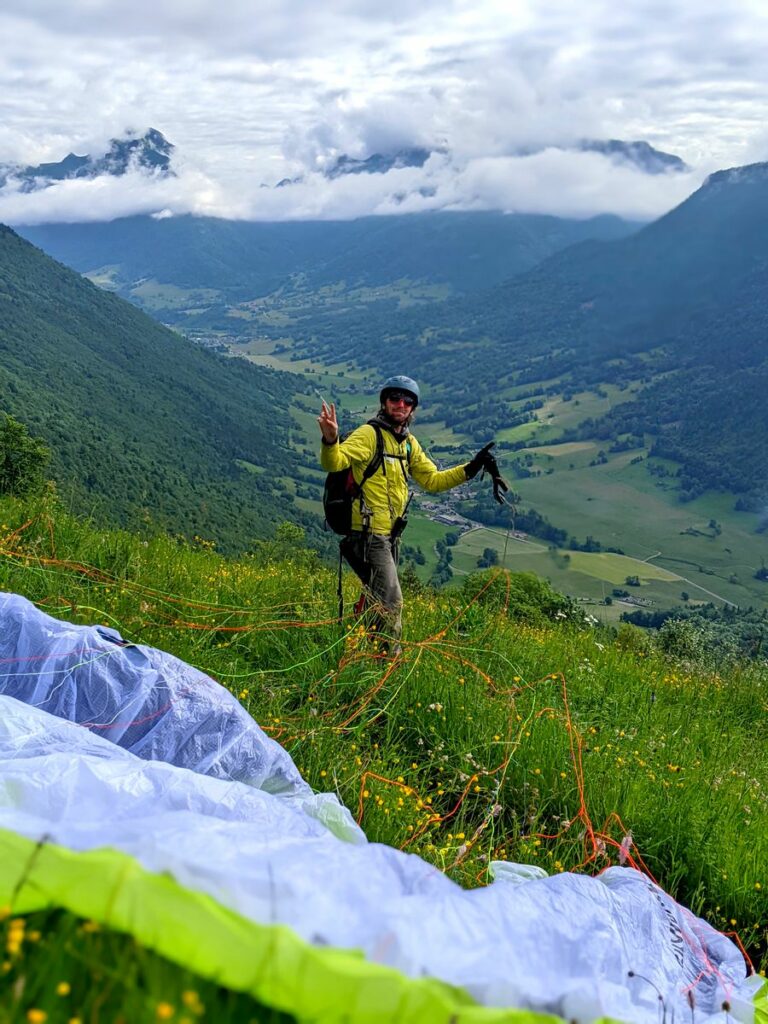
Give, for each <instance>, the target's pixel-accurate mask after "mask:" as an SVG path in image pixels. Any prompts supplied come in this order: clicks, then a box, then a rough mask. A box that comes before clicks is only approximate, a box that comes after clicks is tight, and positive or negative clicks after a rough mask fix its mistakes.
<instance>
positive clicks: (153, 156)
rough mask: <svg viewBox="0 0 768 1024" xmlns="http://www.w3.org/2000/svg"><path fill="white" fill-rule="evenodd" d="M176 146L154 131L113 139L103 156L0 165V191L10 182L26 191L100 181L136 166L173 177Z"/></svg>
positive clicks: (74, 154)
mask: <svg viewBox="0 0 768 1024" xmlns="http://www.w3.org/2000/svg"><path fill="white" fill-rule="evenodd" d="M173 150H174V146H173V145H172V144H171V143H170V142H168V140H167V139H166V138H165V136H164V135H163V134H162V132H159V131H157V129H155V128H150V129H149V130H148V131H147V132H145V134H144V135H139V134H137V133H128V135H127V136H126V137H125V138H123V139H112V141H111V142H110V145H109V149H108V150H107V152H106V153H105V154H104V155H103V156H97V157H94V156H78V155H77V154H76V153H69V154H68V155H67V156H65V157H64V159H63V160H60V161H58V162H56V163H48V164H38V165H37V166H35V167H22V166H15V165H11V164H5V165H2V166H0V188H1V187H2V186H3V185H5V184H7V182H8V181H9V180H10V179H12V178H13V179H16V180H18V181H20V182H21V183H22V188H23V190H24V191H27V192H29V191H34V190H35V189H38V188H46V187H47V186H48V185H50V184H51V183H52V182H54V181H64V180H67V179H70V178H98V177H100V176H101V175H103V174H109V175H113V176H119V175H122V174H125V173H126V172H127V171H128V170H129V169H130V168H132V167H140V168H144V169H145V170H150V171H153V172H154V173H156V174H161V175H167V174H172V173H173V171H172V169H171V158H172V155H173Z"/></svg>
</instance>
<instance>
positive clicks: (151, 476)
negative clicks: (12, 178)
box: [0, 227, 301, 549]
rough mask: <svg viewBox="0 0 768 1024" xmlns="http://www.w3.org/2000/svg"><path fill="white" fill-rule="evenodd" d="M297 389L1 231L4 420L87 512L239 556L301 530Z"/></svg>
mask: <svg viewBox="0 0 768 1024" xmlns="http://www.w3.org/2000/svg"><path fill="white" fill-rule="evenodd" d="M295 387H296V381H295V379H294V378H293V377H292V376H291V375H289V374H279V373H274V372H271V371H268V370H262V369H260V368H256V367H253V366H251V365H249V364H247V363H246V362H245V361H244V360H240V359H230V358H224V357H222V356H217V355H214V354H212V353H209V352H206V351H203V350H201V349H199V348H198V347H196V346H194V345H191V344H189V343H187V342H185V341H184V340H183V339H182V338H180V337H179V336H178V335H176V334H174V333H173V332H171V331H169V330H166V329H165V328H163V327H161V326H160V325H158V324H157V323H155V322H154V321H153V320H151V319H150V318H149V317H148V316H146V315H144V314H143V313H141V312H139V311H138V310H136V309H134V308H133V307H132V306H131V305H130V304H129V303H127V302H124V301H123V300H122V299H119V298H117V297H116V296H113V295H109V294H105V293H104V292H102V291H100V290H99V289H97V288H96V287H95V286H94V285H92V284H90V283H89V282H88V281H85V280H83V279H82V278H81V277H80V276H79V275H77V274H75V273H74V272H73V271H71V270H68V269H67V268H65V267H63V266H61V265H60V264H58V263H56V262H55V261H54V260H52V259H50V258H49V257H48V256H45V255H44V254H43V253H41V252H40V251H39V250H37V249H35V248H34V247H33V246H32V245H30V244H29V243H28V242H26V241H24V240H23V239H22V238H20V237H19V236H18V235H17V234H15V232H13V231H12V230H10V229H9V228H7V227H0V411H4V412H8V413H10V414H11V415H13V416H15V417H17V418H18V419H21V420H23V421H24V422H25V423H26V424H27V425H28V426H29V428H30V430H31V432H32V433H33V434H36V435H39V436H41V437H43V438H44V439H45V440H46V442H47V443H48V444H49V446H50V448H51V450H52V452H53V467H52V468H53V473H54V475H55V477H56V479H57V480H58V482H59V483H60V486H61V488H62V490H63V491H64V492H65V493H67V494H70V495H71V496H72V499H73V501H74V502H75V505H76V507H78V508H80V509H85V510H87V511H92V510H93V511H96V512H97V513H98V515H99V517H100V518H102V519H104V520H106V521H109V522H111V523H120V524H133V525H138V524H140V523H145V522H147V521H148V522H151V523H155V524H156V525H157V526H158V527H161V528H164V529H168V530H172V531H174V532H178V533H182V534H185V535H187V536H193V535H194V534H200V535H202V536H204V537H206V538H211V539H216V540H217V541H218V542H219V543H220V544H221V545H222V546H223V547H225V548H229V549H237V548H241V549H242V548H244V547H246V546H247V545H248V544H249V542H250V541H251V540H252V539H253V538H254V537H258V536H264V535H266V534H269V533H270V532H271V529H272V526H273V524H274V523H275V522H277V521H280V520H282V519H285V518H297V519H298V518H301V517H300V515H299V514H295V513H293V512H292V510H291V507H290V505H289V500H290V499H288V497H287V496H286V495H285V494H284V493H283V490H281V489H280V488H279V487H278V488H275V487H273V483H278V484H279V481H277V477H279V476H281V475H282V474H283V473H285V472H290V470H291V467H292V466H293V464H294V459H295V455H293V454H292V453H291V451H290V450H289V447H288V444H287V434H288V430H289V420H288V415H287V406H288V403H289V400H290V396H291V394H292V392H293V391H294V390H295ZM237 460H243V461H245V462H248V463H252V464H254V465H255V466H258V467H260V468H261V470H262V472H261V474H260V475H254V473H252V472H249V471H248V470H246V469H242V468H240V466H239V464H238V461H237Z"/></svg>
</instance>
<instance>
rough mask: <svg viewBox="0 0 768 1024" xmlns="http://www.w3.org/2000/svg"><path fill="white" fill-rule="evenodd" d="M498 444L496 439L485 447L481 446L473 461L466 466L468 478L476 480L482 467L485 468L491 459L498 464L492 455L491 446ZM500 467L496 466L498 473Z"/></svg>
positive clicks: (465, 470)
mask: <svg viewBox="0 0 768 1024" xmlns="http://www.w3.org/2000/svg"><path fill="white" fill-rule="evenodd" d="M495 444H496V442H495V441H491V443H490V444H487V445H486V446H485V448H481V449H480V451H479V452H478V453H477V455H475V456H474V457H473V459H472V461H471V462H468V463H467V464H466V466H465V467H464V472H465V473H466V474H467V480H474V478H475V477H476V476H477V474H478V473H479V472H480V470H481V469H485V468H486V467H487V465H488V461H489V460H490V461H491V462H492V463H493V464H494V466H496V459H494V457H493V456H492V455H491V448H493V446H494V445H495ZM498 470H499V467H498V466H496V472H497V473H498Z"/></svg>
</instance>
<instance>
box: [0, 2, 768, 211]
mask: <svg viewBox="0 0 768 1024" xmlns="http://www.w3.org/2000/svg"><path fill="white" fill-rule="evenodd" d="M766 53H768V3H766V2H765V0H732V2H730V3H728V4H723V3H722V2H721V0H679V2H678V3H677V4H673V3H671V2H666V0H665V2H663V3H662V2H656V0H628V2H627V3H626V4H623V5H621V4H616V3H615V0H581V2H580V3H574V2H573V0H538V2H537V0H471V2H469V0H466V2H465V0H456V2H453V3H451V2H446V0H440V2H437V0H421V3H420V4H418V5H414V4H413V3H412V2H410V0H385V2H382V0H326V2H322V0H219V2H217V3H213V2H212V0H152V2H150V0H130V2H124V0H67V2H66V3H62V2H61V0H3V4H2V13H0V110H1V116H0V164H2V163H19V164H36V163H39V162H42V161H55V160H60V159H62V158H63V157H64V156H65V155H66V154H67V153H68V152H70V151H74V152H76V153H81V154H85V153H98V152H102V153H103V152H104V151H105V150H106V148H107V145H108V141H109V139H110V138H112V137H115V136H121V135H123V134H124V133H125V131H126V129H135V130H140V131H142V132H143V131H144V130H145V129H146V128H148V127H149V126H152V127H155V128H157V129H159V130H160V131H162V132H163V134H164V135H165V136H166V137H167V138H168V139H169V140H170V141H171V142H173V143H174V144H175V145H176V147H177V150H176V154H175V163H176V167H177V170H178V177H177V178H176V179H173V180H166V181H153V180H150V179H149V178H148V177H147V176H145V175H142V174H139V173H136V174H131V175H128V176H126V177H125V178H123V179H112V180H106V179H101V180H97V181H94V182H87V181H74V182H64V183H61V184H57V185H56V186H54V187H52V188H50V189H47V190H45V191H44V192H42V193H38V194H20V193H18V192H13V191H11V192H10V193H9V190H8V189H6V190H4V194H2V195H0V220H3V221H6V222H11V223H23V222H35V221H41V220H42V221H45V220H62V219H64V220H81V219H92V218H97V219H107V218H110V217H113V216H118V215H125V214H129V213H134V212H149V213H157V212H159V211H166V212H167V211H172V212H190V211H191V212H197V213H205V214H213V215H219V216H226V217H246V218H254V219H283V218H286V217H303V218H307V217H313V218H314V217H325V218H328V217H351V216H359V215H362V214H368V213H388V212H404V211H412V210H413V211H415V210H421V209H432V208H463V209H472V208H478V209H482V208H493V209H503V210H519V211H526V212H529V211H536V212H545V213H555V214H559V215H568V216H579V217H583V216H590V215H593V214H596V213H601V212H610V213H617V214H621V215H624V216H628V217H633V218H650V217H654V216H657V215H659V214H661V213H663V212H665V211H666V210H668V209H670V208H671V207H672V206H674V205H676V204H677V203H678V202H680V201H681V200H682V199H684V198H685V196H686V195H688V194H690V192H692V191H693V190H694V189H695V188H696V187H698V185H699V184H700V183H701V182H702V181H703V179H704V177H705V176H706V174H708V173H709V172H711V171H712V170H715V169H717V168H720V167H730V166H735V165H738V164H742V163H748V162H752V161H755V160H765V159H768V132H767V131H766V126H765V114H766V109H767V107H766V99H768V60H766V56H765V55H766ZM581 138H594V139H608V138H618V139H625V140H635V139H644V140H646V141H648V142H649V143H651V144H652V145H654V146H655V147H657V148H658V149H661V150H664V151H666V152H669V153H674V154H677V155H678V156H680V157H682V158H683V159H684V160H685V161H686V163H687V164H688V165H689V166H690V168H691V170H690V172H689V173H684V174H673V175H663V176H654V177H651V176H648V175H644V174H641V173H640V172H638V171H634V170H632V169H629V168H627V167H621V166H617V165H616V164H614V163H612V162H611V161H610V160H608V159H607V158H605V157H602V156H599V155H597V154H594V153H581V154H577V153H573V152H568V151H567V150H565V149H563V148H562V147H564V146H567V145H568V144H569V143H573V142H575V141H576V140H578V139H581ZM413 145H420V146H425V147H428V148H430V149H437V148H440V149H441V150H442V152H441V153H436V154H435V155H434V156H433V157H432V159H431V160H430V161H429V162H428V163H427V165H426V166H425V167H424V168H422V169H403V170H398V171H391V172H390V173H388V174H386V175H359V176H349V177H346V178H341V179H337V180H336V181H329V180H327V179H326V178H325V177H324V176H323V175H322V173H321V172H322V169H323V168H324V167H327V166H329V165H330V164H332V163H333V161H334V160H335V159H336V157H338V155H339V154H341V153H347V154H349V155H351V156H355V157H360V158H363V157H366V156H368V155H370V154H371V153H373V152H377V151H378V152H389V151H392V150H395V149H397V148H399V147H403V146H413ZM525 149H528V150H530V149H536V150H540V151H539V152H536V153H533V154H532V155H527V156H521V155H520V153H521V150H525ZM299 176H300V177H302V179H303V180H302V182H301V184H297V185H293V186H291V187H289V188H280V189H275V188H274V185H275V184H276V183H277V182H278V181H279V180H280V179H282V178H286V177H289V178H293V177H299ZM265 186H266V187H265Z"/></svg>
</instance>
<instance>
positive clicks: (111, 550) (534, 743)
mask: <svg viewBox="0 0 768 1024" xmlns="http://www.w3.org/2000/svg"><path fill="white" fill-rule="evenodd" d="M0 588H2V589H3V590H7V591H13V592H17V593H21V594H24V595H25V596H27V597H28V598H30V599H32V600H34V601H36V602H37V603H38V604H39V605H40V606H41V607H42V608H43V609H44V610H46V611H47V612H48V613H49V614H53V615H56V616H58V617H61V618H64V619H67V620H70V621H76V622H82V623H92V622H101V623H105V624H108V625H110V626H112V627H114V628H117V629H118V630H120V632H121V633H122V635H123V636H124V637H125V638H126V639H128V640H131V641H135V642H138V643H146V644H151V645H154V646H158V647H161V648H163V649H165V650H168V651H171V652H172V653H174V654H175V655H177V656H179V657H181V658H183V659H185V660H186V661H188V662H190V663H191V664H193V665H195V666H197V667H198V668H200V669H202V670H203V671H205V672H207V673H209V674H210V675H212V676H213V677H214V678H215V679H217V680H218V681H219V682H221V683H222V684H223V685H224V686H226V687H227V688H228V689H229V690H230V691H231V692H232V693H233V694H234V695H235V696H236V697H237V698H238V699H239V700H240V702H241V703H242V704H243V705H244V706H245V707H246V708H247V709H248V710H249V711H250V712H251V714H253V716H254V717H255V718H256V719H257V721H259V722H260V723H261V724H262V726H263V727H264V728H265V729H266V730H267V731H268V732H269V734H270V735H271V736H273V737H274V738H275V739H276V740H278V741H279V742H281V743H282V744H283V745H284V746H285V747H286V749H287V750H288V751H289V752H290V754H291V756H292V757H293V759H294V761H295V762H296V764H297V766H298V767H299V768H300V770H301V772H302V773H303V775H304V777H305V778H306V779H307V781H308V782H309V783H310V784H311V785H312V786H313V787H314V788H315V789H317V790H332V791H335V792H336V793H337V794H338V795H339V797H340V798H341V799H342V800H343V801H344V802H345V803H346V804H347V806H348V807H350V809H351V810H352V811H353V813H354V814H355V816H356V817H357V819H358V821H359V822H360V824H361V825H362V827H363V828H364V830H365V831H366V833H367V835H368V837H369V839H370V840H372V841H376V842H384V843H388V844H390V845H393V846H396V847H398V848H400V849H403V850H406V851H408V852H410V853H415V854H418V855H419V856H421V857H423V858H425V859H426V860H428V861H430V862H431V863H434V864H436V865H437V866H438V867H439V868H440V869H441V870H443V871H445V872H446V873H447V874H448V875H449V876H450V877H451V878H453V879H455V880H456V881H457V882H459V883H460V884H462V885H464V886H472V887H473V886H478V885H483V884H485V883H487V882H488V881H489V864H490V862H492V861H495V860H502V861H503V860H510V861H516V862H523V863H531V864H538V865H541V866H543V867H544V868H545V869H546V870H547V871H549V872H558V871H580V872H588V873H591V874H594V873H597V872H599V871H600V870H602V869H603V868H605V867H607V866H608V865H610V864H617V863H620V862H624V863H628V864H630V865H633V866H636V867H637V868H638V869H639V870H642V871H645V872H647V873H648V874H649V875H651V876H652V877H654V878H655V879H656V880H657V881H658V882H659V883H660V884H661V885H663V886H664V887H665V888H666V889H667V890H668V891H669V892H670V893H672V894H673V895H674V896H675V897H676V898H677V899H679V900H680V901H681V902H683V903H685V904H686V905H688V906H689V907H690V908H691V909H692V910H693V911H694V912H695V913H697V914H701V915H703V916H705V917H706V918H707V919H708V920H709V921H711V922H712V923H713V924H714V925H715V926H716V927H717V928H720V929H722V930H725V931H727V932H728V933H730V934H733V935H734V936H736V937H737V938H738V941H740V942H741V943H742V944H743V946H744V947H745V949H746V950H747V952H748V954H749V956H750V958H751V960H752V963H753V964H754V967H755V969H756V970H759V971H763V972H764V971H765V970H766V968H767V967H768V950H767V949H766V940H767V939H768V909H767V908H766V899H765V890H766V888H768V872H767V870H766V867H767V866H768V788H767V787H766V779H768V750H767V749H766V746H765V744H763V743H759V742H755V738H756V737H759V736H762V735H764V734H765V731H766V727H767V726H768V692H767V691H768V669H766V667H765V666H760V665H757V664H748V665H742V664H738V663H735V662H729V663H723V664H721V665H713V664H709V665H706V666H705V665H700V664H696V663H690V662H681V661H675V660H672V659H670V658H668V657H665V656H664V655H662V653H661V652H660V651H659V650H658V649H657V648H656V647H655V645H654V642H653V640H652V638H651V637H649V636H648V635H647V634H645V633H643V632H642V631H640V630H637V629H635V628H633V627H629V626H622V627H621V628H620V629H619V630H618V631H617V630H613V629H610V628H605V627H600V626H599V625H596V624H595V623H594V622H593V621H591V620H589V619H587V618H585V617H584V616H583V614H582V613H581V612H580V611H579V609H578V608H577V607H575V606H573V605H572V604H569V603H568V602H566V601H565V600H563V599H562V598H560V597H558V596H557V595H556V594H555V593H554V592H553V591H551V590H550V588H549V587H548V586H547V585H546V584H545V583H543V582H541V581H539V580H536V579H534V578H533V577H530V576H526V575H521V574H516V573H509V572H506V571H504V570H488V571H486V572H483V573H479V574H477V573H475V574H472V575H469V576H468V577H466V578H465V579H464V580H463V582H462V585H461V586H457V587H455V588H453V589H450V590H444V591H441V592H434V591H432V590H429V589H424V588H423V587H422V586H421V585H420V584H418V583H414V584H413V585H412V587H411V588H410V589H409V590H408V593H407V595H406V602H407V604H406V614H405V649H404V654H403V656H402V658H400V659H397V660H395V661H387V660H382V659H381V658H380V656H379V654H378V650H377V647H376V641H375V639H372V638H370V637H369V636H367V635H366V629H365V624H364V623H363V622H358V621H355V620H353V619H352V618H346V619H345V621H344V622H343V623H342V624H339V623H338V621H337V620H336V597H335V577H334V572H333V570H332V569H330V568H326V567H325V566H323V565H322V564H321V563H320V562H319V561H318V559H317V556H316V555H315V554H314V553H313V552H311V551H309V550H308V549H306V548H305V547H304V546H303V542H302V537H301V532H300V530H298V528H296V527H293V526H289V525H285V526H284V527H282V528H281V529H280V531H279V533H278V536H277V537H276V538H275V539H274V540H273V541H265V542H261V543H260V544H258V545H257V546H256V548H255V549H254V551H253V552H252V553H251V554H250V555H248V556H247V557H244V558H242V559H240V560H238V561H232V560H227V559H225V558H222V557H220V556H219V555H218V554H217V553H216V551H215V546H214V545H213V544H212V543H211V542H209V541H206V540H205V539H198V540H197V541H196V542H195V543H194V544H188V543H184V542H182V541H179V540H174V539H169V538H165V537H157V538H155V539H151V540H141V539H140V538H138V537H136V536H133V535H131V534H128V533H119V532H111V533H107V532H103V531H99V530H96V529H95V528H93V527H92V526H91V525H90V524H88V523H86V522H82V521H78V520H75V519H73V518H72V517H71V516H70V515H68V514H67V513H66V511H65V510H63V509H62V508H61V507H60V506H59V504H58V502H57V500H56V498H55V496H54V495H50V494H49V495H48V496H47V497H46V498H44V499H42V500H40V501H38V502H36V503H33V504H22V503H20V502H18V501H14V500H11V499H7V500H4V501H3V502H0ZM356 595H357V586H356V585H355V581H354V580H353V579H352V578H351V576H350V574H346V576H345V597H346V605H347V608H348V609H351V606H352V603H353V601H354V598H355V597H356ZM2 916H3V918H4V920H3V921H2V922H0V941H2V943H3V945H4V949H5V957H4V959H3V960H2V962H0V970H2V972H3V976H4V983H3V984H0V1021H2V1020H9V1021H17V1020H25V1019H26V1020H29V1021H38V1022H42V1021H44V1020H46V1019H47V1020H50V1021H58V1020H65V1019H66V1020H82V1021H86V1020H89V1021H91V1020H93V1021H102V1020H103V1021H106V1020H110V1021H112V1020H115V1019H117V1018H118V1017H122V1019H124V1020H130V1021H139V1022H141V1021H145V1020H146V1021H155V1020H159V1019H160V1020H177V1021H180V1022H181V1021H191V1020H197V1019H201V1020H204V1019H210V1020H215V1021H228V1020H231V1021H233V1022H234V1021H247V1020H250V1019H253V1020H260V1021H261V1020H269V1019H275V1020H278V1019H282V1018H280V1017H279V1016H276V1015H274V1016H273V1018H270V1016H269V1014H270V1013H271V1011H269V1010H266V1009H265V1008H264V1007H260V1006H258V1005H257V1004H256V1003H255V1002H254V1001H253V1000H252V999H251V998H250V997H248V996H246V995H244V994H242V993H240V994H238V993H236V992H233V991H231V990H225V989H223V988H221V987H220V986H219V985H217V983H216V978H215V977H207V978H206V977H199V976H191V975H190V973H189V971H188V970H185V967H184V965H183V964H176V965H174V964H172V963H170V962H168V961H166V960H165V959H163V958H160V957H158V956H157V955H156V954H155V953H153V952H152V950H151V949H147V948H145V947H142V946H140V945H139V944H138V943H137V942H136V941H135V940H134V939H132V938H131V937H130V936H125V935H119V934H117V933H115V932H114V931H112V930H111V929H110V927H109V922H108V921H83V920H78V919H76V918H74V917H73V916H72V915H70V914H66V913H61V912H58V911H55V910H52V911H48V912H46V913H42V914H36V915H33V916H32V917H30V918H29V919H27V918H26V917H24V916H20V915H18V914H15V913H14V909H13V906H12V905H11V904H10V903H9V905H6V906H5V907H4V908H3V910H2ZM116 961H119V963H120V968H119V971H116V970H115V968H114V966H110V965H113V964H114V963H115V962H116ZM42 965H45V967H44V968H43V966H42ZM65 1006H66V1014H65V1013H64V1009H63V1008H64V1007H65Z"/></svg>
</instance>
